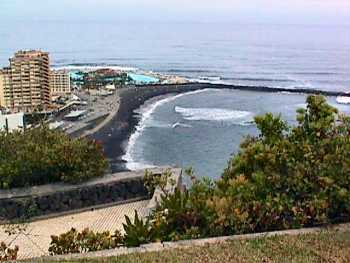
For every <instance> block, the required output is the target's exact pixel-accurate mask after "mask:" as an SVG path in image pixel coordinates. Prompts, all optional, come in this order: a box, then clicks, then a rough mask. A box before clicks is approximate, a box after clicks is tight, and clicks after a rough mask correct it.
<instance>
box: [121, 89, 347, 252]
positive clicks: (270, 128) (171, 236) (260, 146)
mask: <svg viewBox="0 0 350 263" xmlns="http://www.w3.org/2000/svg"><path fill="white" fill-rule="evenodd" d="M297 120H298V125H297V126H296V127H289V126H288V125H287V123H285V122H284V121H283V120H282V119H281V118H280V117H275V116H273V115H272V114H266V115H265V116H260V117H256V119H255V121H256V124H257V126H258V129H259V130H260V135H259V136H258V137H254V138H252V137H248V138H246V140H245V141H244V142H243V143H242V145H241V151H240V152H239V153H238V154H237V155H236V156H234V157H233V158H232V159H231V160H230V161H229V163H228V167H227V168H226V169H225V171H224V173H223V176H222V178H221V179H220V180H219V181H217V182H213V181H211V180H209V179H203V180H196V179H195V178H194V177H193V172H192V170H189V171H187V173H188V174H189V175H190V177H191V179H192V181H193V185H192V187H191V188H190V189H187V190H183V189H176V190H175V192H174V193H171V192H166V191H164V190H163V196H162V198H161V200H160V202H159V204H158V206H157V208H156V209H155V210H154V211H153V212H152V213H151V215H150V216H149V217H148V218H146V219H144V220H143V219H139V217H138V216H136V219H135V221H134V222H132V221H131V220H130V219H129V218H127V223H126V224H125V225H124V229H125V232H126V233H125V236H124V238H123V245H125V246H138V245H140V244H143V243H149V242H158V241H176V240H181V239H194V238H202V237H210V236H222V235H233V234H241V233H251V232H261V231H271V230H281V229H290V228H300V227H305V226H316V225H323V224H328V223H336V222H345V221H346V222H349V221H350V118H349V117H346V116H342V115H341V114H338V112H337V110H336V109H334V108H332V107H331V106H329V105H328V104H327V103H326V100H325V98H324V97H322V96H309V97H308V98H307V109H306V110H298V116H297ZM163 176H164V178H169V174H168V173H165V174H164V175H163ZM152 178H154V181H155V182H156V183H160V187H159V189H165V187H164V186H165V185H166V180H163V179H162V178H159V177H152V176H151V175H150V174H149V173H148V174H146V179H147V180H146V183H147V184H146V186H147V187H149V188H150V189H154V187H155V185H154V184H153V183H152V182H151V181H150V180H151V179H152Z"/></svg>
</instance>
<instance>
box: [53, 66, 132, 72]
mask: <svg viewBox="0 0 350 263" xmlns="http://www.w3.org/2000/svg"><path fill="white" fill-rule="evenodd" d="M107 68H108V69H113V70H118V71H125V72H135V71H137V70H138V69H137V68H134V67H123V66H108V65H105V66H90V65H82V66H74V65H67V66H53V69H55V70H68V71H85V72H89V71H95V70H99V69H107Z"/></svg>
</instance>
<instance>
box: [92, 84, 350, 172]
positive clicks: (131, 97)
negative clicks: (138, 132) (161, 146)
mask: <svg viewBox="0 0 350 263" xmlns="http://www.w3.org/2000/svg"><path fill="white" fill-rule="evenodd" d="M207 88H214V89H237V90H251V91H260V92H290V93H306V94H323V95H326V96H344V95H347V96H349V94H345V93H342V92H332V91H321V90H312V89H298V88H296V89H284V88H270V87H252V86H234V85H222V84H200V83H191V84H182V85H147V86H137V87H132V88H131V87H130V88H125V89H122V90H120V91H119V96H120V105H119V111H118V113H117V114H116V115H115V116H114V117H113V119H112V120H111V121H110V122H109V123H107V124H106V125H105V126H104V127H103V128H101V129H100V130H99V131H98V132H97V133H95V134H93V135H92V136H90V138H92V139H95V140H98V141H100V142H101V143H102V144H103V146H104V151H105V154H106V156H107V157H108V158H109V159H110V164H111V171H112V172H113V173H115V172H120V171H125V170H126V168H125V162H124V161H123V160H122V156H123V155H124V153H125V147H126V145H127V143H128V138H129V137H130V135H131V134H132V132H133V131H134V130H135V127H136V125H137V123H138V121H139V120H138V117H137V116H136V115H135V113H134V110H135V109H138V108H139V107H140V106H141V105H143V104H144V103H145V102H146V101H147V100H149V99H151V98H153V97H156V96H161V95H165V94H169V93H174V94H176V93H183V92H189V91H195V90H200V89H207Z"/></svg>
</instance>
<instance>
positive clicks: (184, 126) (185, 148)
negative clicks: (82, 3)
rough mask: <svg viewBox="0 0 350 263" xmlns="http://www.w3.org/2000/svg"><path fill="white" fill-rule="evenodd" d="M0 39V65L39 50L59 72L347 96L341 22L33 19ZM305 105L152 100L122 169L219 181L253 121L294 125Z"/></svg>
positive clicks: (348, 61) (243, 96)
mask: <svg viewBox="0 0 350 263" xmlns="http://www.w3.org/2000/svg"><path fill="white" fill-rule="evenodd" d="M0 39H1V41H0V66H6V65H7V64H8V58H9V57H10V56H12V55H13V53H14V52H15V51H16V50H19V49H42V50H45V51H49V52H50V54H51V64H52V66H53V67H56V68H62V67H76V66H81V67H86V66H88V67H101V66H102V67H104V66H110V67H127V68H138V69H142V70H150V71H154V72H160V73H164V74H173V75H180V76H184V77H187V78H189V79H192V80H194V81H196V80H197V81H209V82H212V83H227V84H239V85H252V86H268V87H288V88H314V89H321V90H336V91H349V92H350V27H348V26H305V25H244V24H229V23H228V24H222V23H165V24H157V23H148V24H147V23H132V22H131V23H119V22H96V21H94V22H72V23H68V22H63V21H37V22H26V23H24V22H11V24H10V23H1V24H0ZM329 101H330V102H331V103H333V104H334V105H336V103H335V98H329ZM304 104H305V95H303V94H284V93H279V94H272V93H260V92H248V91H233V90H230V91H229V90H205V91H201V92H194V93H188V94H182V95H177V96H173V95H169V96H167V97H161V98H156V99H153V100H152V101H151V102H147V103H146V104H145V105H144V106H143V107H142V108H141V109H139V110H138V112H136V114H139V115H140V124H139V126H138V127H137V131H136V132H135V133H134V134H133V135H132V136H131V138H130V143H129V144H128V146H127V153H126V156H125V159H126V160H127V161H128V164H127V166H128V167H129V168H131V169H136V168H141V167H145V166H149V165H178V166H182V167H189V166H193V167H194V169H195V171H196V173H197V174H198V175H199V176H209V177H212V178H218V177H219V176H220V175H221V173H222V171H223V169H224V167H225V166H226V164H227V161H228V159H229V158H230V156H231V155H232V154H234V153H237V151H238V150H239V144H240V142H241V140H242V138H244V136H246V135H248V134H249V135H255V134H256V133H257V130H256V127H255V125H254V124H253V123H252V120H253V117H254V116H255V115H257V114H263V113H265V112H269V111H271V112H274V113H276V114H279V113H281V114H282V116H283V117H284V118H285V119H287V120H288V121H289V122H290V123H291V124H293V121H294V120H295V110H296V109H297V108H298V107H302V106H303V105H304ZM337 106H339V107H341V110H342V111H344V112H349V108H350V106H340V105H337Z"/></svg>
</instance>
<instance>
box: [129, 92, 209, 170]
mask: <svg viewBox="0 0 350 263" xmlns="http://www.w3.org/2000/svg"><path fill="white" fill-rule="evenodd" d="M205 91H207V89H203V90H196V91H190V92H186V93H182V94H178V95H172V96H170V97H167V98H163V99H161V100H158V101H156V102H154V103H152V104H149V105H146V106H144V107H141V108H140V109H138V110H135V112H136V113H138V114H139V116H140V121H139V123H138V125H137V126H136V128H135V132H134V133H133V134H132V135H131V136H130V138H129V142H128V144H127V146H126V149H125V154H124V156H123V160H125V161H126V167H127V169H129V170H138V169H145V168H150V167H153V166H154V165H152V164H147V163H146V162H144V161H137V162H136V161H135V160H134V159H135V158H134V156H135V155H136V154H137V153H136V152H135V149H136V148H135V145H136V142H137V140H138V139H139V137H140V136H141V135H142V133H143V131H144V130H145V129H146V128H147V127H149V126H152V123H151V122H152V115H153V112H154V111H155V110H156V109H157V108H158V107H159V106H161V105H163V104H165V103H168V102H170V101H173V100H176V99H177V98H180V97H182V96H188V95H192V94H197V93H201V92H205ZM169 127H171V125H169ZM137 150H138V151H142V148H141V147H137ZM138 159H140V158H138Z"/></svg>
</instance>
